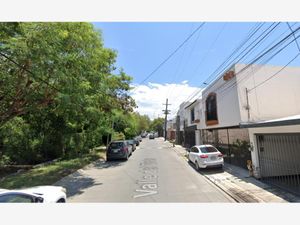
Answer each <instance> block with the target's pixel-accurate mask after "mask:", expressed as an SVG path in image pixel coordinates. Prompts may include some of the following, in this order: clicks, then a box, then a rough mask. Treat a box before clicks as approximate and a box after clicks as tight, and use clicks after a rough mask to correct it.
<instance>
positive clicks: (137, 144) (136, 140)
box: [133, 137, 140, 146]
mask: <svg viewBox="0 0 300 225" xmlns="http://www.w3.org/2000/svg"><path fill="white" fill-rule="evenodd" d="M133 140H134V141H135V145H136V146H139V145H140V141H139V139H138V138H137V137H135V138H133Z"/></svg>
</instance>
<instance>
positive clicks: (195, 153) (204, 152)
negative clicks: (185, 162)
mask: <svg viewBox="0 0 300 225" xmlns="http://www.w3.org/2000/svg"><path fill="white" fill-rule="evenodd" d="M188 159H189V161H190V162H192V163H194V164H195V167H196V169H197V170H198V169H199V168H207V167H223V165H224V159H223V154H222V153H221V152H219V150H218V149H217V148H215V147H214V146H212V145H195V146H193V147H192V148H191V149H190V150H189V154H188Z"/></svg>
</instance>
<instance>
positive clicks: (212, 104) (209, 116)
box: [205, 93, 218, 125]
mask: <svg viewBox="0 0 300 225" xmlns="http://www.w3.org/2000/svg"><path fill="white" fill-rule="evenodd" d="M205 104H206V125H214V124H218V114H217V96H216V94H215V93H210V94H209V95H208V96H207V98H206V102H205Z"/></svg>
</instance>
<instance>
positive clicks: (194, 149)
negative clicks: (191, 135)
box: [191, 147, 199, 153]
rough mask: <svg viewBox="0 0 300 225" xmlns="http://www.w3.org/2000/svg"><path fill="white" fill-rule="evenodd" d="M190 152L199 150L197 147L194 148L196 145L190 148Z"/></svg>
mask: <svg viewBox="0 0 300 225" xmlns="http://www.w3.org/2000/svg"><path fill="white" fill-rule="evenodd" d="M191 152H195V153H198V152H199V150H198V148H196V147H192V148H191Z"/></svg>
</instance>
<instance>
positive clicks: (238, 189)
mask: <svg viewBox="0 0 300 225" xmlns="http://www.w3.org/2000/svg"><path fill="white" fill-rule="evenodd" d="M170 148H172V149H173V150H174V151H175V152H176V153H177V154H178V155H179V156H180V157H182V158H183V159H184V160H186V161H188V160H187V157H186V156H187V151H186V149H185V148H184V147H182V146H181V145H175V147H173V145H172V144H171V143H170ZM191 166H192V165H191ZM200 173H201V174H202V175H203V176H205V177H206V178H207V179H208V180H209V181H211V182H212V183H214V184H215V185H216V186H218V187H219V188H220V189H222V190H223V191H224V192H226V193H227V194H228V195H230V196H231V197H232V198H234V199H235V200H236V201H237V202H265V203H267V202H274V203H275V202H300V198H299V197H297V196H294V195H292V194H290V193H287V192H284V191H282V190H280V189H278V188H275V187H272V186H270V185H268V184H265V183H263V182H261V181H259V180H257V179H255V178H254V177H249V173H248V170H245V169H243V168H240V167H237V166H234V165H231V164H225V165H224V170H220V169H202V170H201V171H200Z"/></svg>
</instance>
